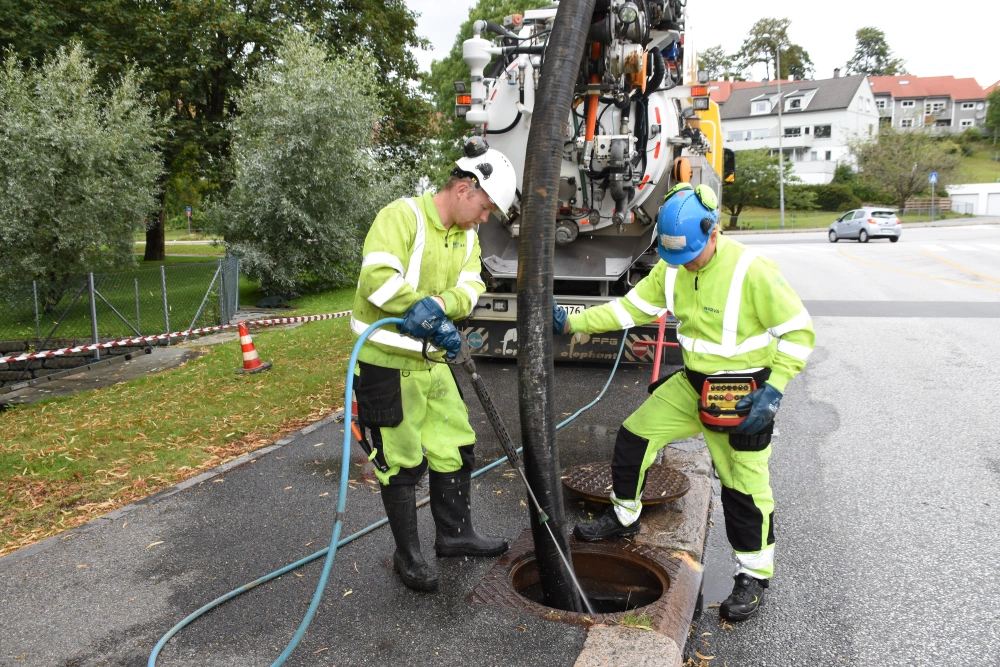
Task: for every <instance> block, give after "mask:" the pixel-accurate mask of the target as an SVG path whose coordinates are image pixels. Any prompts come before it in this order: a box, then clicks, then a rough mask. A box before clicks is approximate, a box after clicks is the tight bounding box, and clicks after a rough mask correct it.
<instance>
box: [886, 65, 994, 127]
mask: <svg viewBox="0 0 1000 667" xmlns="http://www.w3.org/2000/svg"><path fill="white" fill-rule="evenodd" d="M870 83H871V87H872V93H873V94H874V95H875V106H876V107H878V110H879V115H880V116H881V122H882V123H883V124H886V125H892V126H893V127H895V128H896V129H899V130H918V129H924V128H929V129H930V130H931V131H933V132H946V133H953V134H957V133H959V132H964V131H965V130H966V128H970V127H982V125H983V123H984V122H985V120H986V95H987V90H986V89H983V87H982V86H980V85H979V83H978V82H977V81H976V80H975V79H971V78H969V79H956V78H955V77H953V76H913V75H910V74H903V75H899V76H873V77H871V81H870Z"/></svg>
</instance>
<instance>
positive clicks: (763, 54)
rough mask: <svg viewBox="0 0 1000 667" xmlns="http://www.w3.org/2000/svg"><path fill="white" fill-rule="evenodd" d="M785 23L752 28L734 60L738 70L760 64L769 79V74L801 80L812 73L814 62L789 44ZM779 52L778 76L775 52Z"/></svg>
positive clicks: (765, 23)
mask: <svg viewBox="0 0 1000 667" xmlns="http://www.w3.org/2000/svg"><path fill="white" fill-rule="evenodd" d="M791 23H792V22H791V21H789V20H788V19H771V18H766V19H760V20H759V21H757V22H756V23H754V24H753V27H751V28H750V32H749V33H748V34H747V38H746V39H745V40H743V45H742V46H741V47H740V50H739V53H738V55H737V57H738V58H739V61H740V67H741V69H750V68H751V67H753V66H754V65H756V64H758V63H763V65H764V67H765V72H766V76H767V78H768V79H770V78H771V72H772V71H773V72H775V75H776V76H777V77H779V78H782V79H785V78H788V75H789V74H792V75H794V76H796V77H797V78H800V79H803V78H808V77H809V76H811V75H812V72H813V62H812V59H811V58H810V57H809V52H808V51H806V50H805V49H804V48H802V47H801V46H799V45H798V44H792V43H791V41H789V39H788V27H789V26H790V25H791ZM779 49H780V51H781V72H778V67H777V60H778V50H779Z"/></svg>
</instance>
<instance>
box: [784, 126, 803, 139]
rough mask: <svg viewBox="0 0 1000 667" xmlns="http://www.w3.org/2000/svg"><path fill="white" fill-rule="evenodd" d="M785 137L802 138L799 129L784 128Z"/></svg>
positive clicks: (800, 129)
mask: <svg viewBox="0 0 1000 667" xmlns="http://www.w3.org/2000/svg"><path fill="white" fill-rule="evenodd" d="M785 136H786V137H800V136H802V128H801V127H786V128H785Z"/></svg>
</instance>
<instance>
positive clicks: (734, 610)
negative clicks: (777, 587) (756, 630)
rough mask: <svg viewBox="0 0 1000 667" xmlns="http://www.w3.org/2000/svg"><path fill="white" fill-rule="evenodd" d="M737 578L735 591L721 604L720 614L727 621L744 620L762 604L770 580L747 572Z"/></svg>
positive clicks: (734, 586)
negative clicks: (756, 577) (757, 577)
mask: <svg viewBox="0 0 1000 667" xmlns="http://www.w3.org/2000/svg"><path fill="white" fill-rule="evenodd" d="M735 578H736V583H735V584H734V585H733V592H732V593H731V594H730V595H729V597H727V598H726V599H725V600H724V601H723V603H722V604H721V605H719V616H720V617H722V618H724V619H726V620H727V621H744V620H746V619H748V618H750V616H751V614H753V613H754V612H755V611H757V607H759V606H760V601H761V600H763V599H764V589H765V588H767V585H768V580H767V579H755V578H753V577H751V576H750V575H749V574H746V573H745V572H741V573H740V574H737V575H736V577H735Z"/></svg>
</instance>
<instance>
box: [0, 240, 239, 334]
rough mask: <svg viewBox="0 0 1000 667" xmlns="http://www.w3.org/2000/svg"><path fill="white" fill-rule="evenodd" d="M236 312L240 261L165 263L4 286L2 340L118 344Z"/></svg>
mask: <svg viewBox="0 0 1000 667" xmlns="http://www.w3.org/2000/svg"><path fill="white" fill-rule="evenodd" d="M238 309H239V258H237V257H227V258H225V259H221V260H219V261H217V262H197V263H193V264H173V265H162V266H158V267H153V268H143V269H136V270H133V271H122V272H115V273H91V274H86V275H82V276H77V277H74V278H71V279H68V280H61V281H44V280H36V281H32V282H26V283H22V284H15V285H8V286H5V287H4V288H3V289H0V341H10V340H22V341H32V342H33V344H32V347H34V348H35V349H41V348H43V347H45V345H46V341H51V340H53V339H68V338H74V339H88V340H94V341H96V340H98V339H118V338H127V337H131V336H137V335H142V336H146V335H152V334H158V333H166V332H170V331H180V330H185V329H191V328H195V327H204V326H213V325H217V324H225V323H228V322H229V321H230V320H231V319H232V317H233V316H234V315H235V314H236V311H237V310H238Z"/></svg>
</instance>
